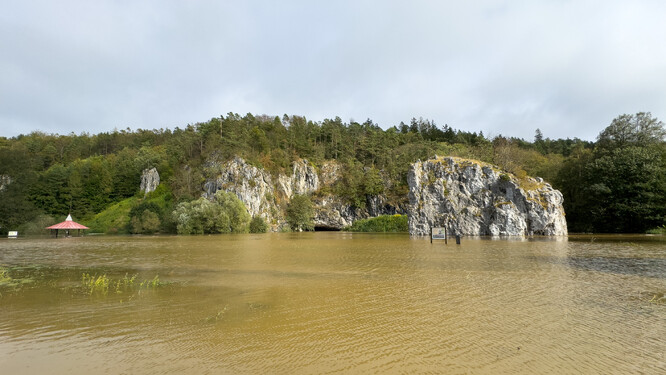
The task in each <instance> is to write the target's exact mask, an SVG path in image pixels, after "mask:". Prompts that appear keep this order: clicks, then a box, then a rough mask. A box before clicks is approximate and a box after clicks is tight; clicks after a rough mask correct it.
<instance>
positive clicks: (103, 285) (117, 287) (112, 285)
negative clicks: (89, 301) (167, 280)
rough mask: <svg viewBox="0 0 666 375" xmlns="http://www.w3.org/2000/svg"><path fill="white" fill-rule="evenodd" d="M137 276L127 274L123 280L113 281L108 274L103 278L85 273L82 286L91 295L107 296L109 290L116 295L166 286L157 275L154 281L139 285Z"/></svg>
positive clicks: (142, 282) (146, 281) (143, 282)
mask: <svg viewBox="0 0 666 375" xmlns="http://www.w3.org/2000/svg"><path fill="white" fill-rule="evenodd" d="M137 276H138V275H136V274H135V275H133V276H132V277H129V276H128V275H127V274H125V276H124V277H123V278H121V279H118V280H113V279H111V278H109V277H108V276H107V275H106V274H103V275H101V276H97V275H92V276H91V275H90V274H89V273H85V272H84V273H83V275H82V276H81V284H82V286H83V287H84V288H85V289H86V292H87V293H88V294H89V295H93V294H102V295H107V294H108V293H109V289H111V290H113V291H114V292H115V293H116V294H121V293H125V292H129V291H134V290H137V289H138V290H141V289H144V288H145V289H155V288H157V287H160V286H162V285H164V283H162V282H160V278H159V275H155V277H154V278H153V279H152V280H143V281H141V282H140V283H138V285H137V283H136V280H137Z"/></svg>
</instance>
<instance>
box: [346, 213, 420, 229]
mask: <svg viewBox="0 0 666 375" xmlns="http://www.w3.org/2000/svg"><path fill="white" fill-rule="evenodd" d="M345 230H346V231H350V232H390V233H400V232H409V225H408V220H407V215H400V214H395V215H383V216H377V217H373V218H370V219H362V220H357V221H355V222H354V224H352V226H350V227H347V228H345Z"/></svg>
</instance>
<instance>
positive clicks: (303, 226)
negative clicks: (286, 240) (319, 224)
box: [287, 195, 314, 232]
mask: <svg viewBox="0 0 666 375" xmlns="http://www.w3.org/2000/svg"><path fill="white" fill-rule="evenodd" d="M287 223H289V227H290V228H291V229H292V230H294V231H297V232H302V231H304V230H314V208H313V207H312V201H311V200H310V197H308V196H307V195H295V196H294V197H293V198H292V199H291V202H289V206H288V207H287Z"/></svg>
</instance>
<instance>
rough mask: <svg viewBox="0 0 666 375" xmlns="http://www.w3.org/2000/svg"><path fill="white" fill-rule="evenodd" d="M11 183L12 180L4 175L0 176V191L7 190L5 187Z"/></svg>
mask: <svg viewBox="0 0 666 375" xmlns="http://www.w3.org/2000/svg"><path fill="white" fill-rule="evenodd" d="M11 183H12V178H11V177H9V176H8V175H6V174H0V191H4V190H5V189H7V186H9V184H11Z"/></svg>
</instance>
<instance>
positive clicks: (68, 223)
mask: <svg viewBox="0 0 666 375" xmlns="http://www.w3.org/2000/svg"><path fill="white" fill-rule="evenodd" d="M46 229H50V230H52V231H53V230H55V236H56V238H58V231H59V230H61V229H62V230H65V231H67V232H66V233H67V235H68V236H69V231H70V230H71V229H76V230H78V231H79V232H78V233H80V231H81V229H90V228H88V227H87V226H85V225H81V224H79V223H77V222H75V221H74V220H72V215H71V214H70V215H67V219H65V221H63V222H62V223H58V224H56V225H51V226H50V227H47V228H46Z"/></svg>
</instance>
